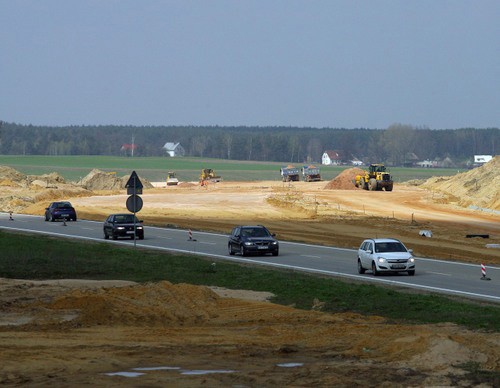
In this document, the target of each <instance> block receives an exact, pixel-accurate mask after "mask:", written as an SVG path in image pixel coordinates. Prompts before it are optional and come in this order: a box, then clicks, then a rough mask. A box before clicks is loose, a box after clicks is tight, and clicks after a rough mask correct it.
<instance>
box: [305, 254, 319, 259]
mask: <svg viewBox="0 0 500 388" xmlns="http://www.w3.org/2000/svg"><path fill="white" fill-rule="evenodd" d="M300 257H311V258H313V259H321V256H313V255H300Z"/></svg>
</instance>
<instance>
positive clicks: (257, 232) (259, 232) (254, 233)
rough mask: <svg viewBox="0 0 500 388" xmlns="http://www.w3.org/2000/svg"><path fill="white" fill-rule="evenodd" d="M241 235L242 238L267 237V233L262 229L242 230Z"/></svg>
mask: <svg viewBox="0 0 500 388" xmlns="http://www.w3.org/2000/svg"><path fill="white" fill-rule="evenodd" d="M241 235H242V236H243V237H269V233H268V232H267V230H266V229H264V228H243V229H242V230H241Z"/></svg>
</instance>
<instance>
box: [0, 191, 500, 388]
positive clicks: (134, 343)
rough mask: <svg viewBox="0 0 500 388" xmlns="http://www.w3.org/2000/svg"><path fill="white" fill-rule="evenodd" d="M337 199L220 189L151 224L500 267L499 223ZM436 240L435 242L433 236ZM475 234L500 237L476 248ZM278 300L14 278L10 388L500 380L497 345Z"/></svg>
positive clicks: (83, 204) (400, 196)
mask: <svg viewBox="0 0 500 388" xmlns="http://www.w3.org/2000/svg"><path fill="white" fill-rule="evenodd" d="M324 186H325V182H317V183H303V182H298V183H293V184H284V183H281V182H253V183H248V182H247V183H244V182H220V183H217V184H212V185H209V186H208V188H202V187H200V186H199V185H194V184H184V185H179V186H177V187H169V188H156V189H148V190H147V191H145V192H144V194H143V195H142V198H143V200H144V208H143V209H142V210H141V212H140V213H139V215H140V218H141V219H144V221H145V223H146V225H147V224H155V225H162V226H167V225H168V226H179V227H183V228H191V229H192V230H194V231H196V230H213V231H221V232H225V233H228V232H229V231H230V229H231V228H232V227H233V226H234V225H237V224H246V223H263V224H265V225H266V226H268V227H269V228H270V229H272V231H274V232H276V233H277V234H278V237H279V238H281V239H286V240H295V241H305V242H314V243H321V244H328V245H336V246H344V247H350V248H354V247H357V246H358V245H359V243H360V241H361V240H362V239H363V238H365V237H369V236H392V237H398V238H401V239H402V240H403V241H404V242H405V243H407V245H409V246H410V247H411V248H413V249H414V250H415V253H416V254H417V255H421V256H430V257H440V258H445V259H452V260H453V259H460V260H467V261H471V262H476V263H479V262H482V261H484V260H485V258H487V259H488V263H493V264H500V253H499V250H498V249H491V248H486V244H495V243H496V244H498V243H499V240H500V237H499V236H500V222H499V218H498V216H497V215H495V214H488V213H485V212H480V211H472V210H467V209H464V208H461V207H459V206H457V205H456V204H454V203H451V202H452V201H450V199H449V198H447V197H446V196H445V195H443V194H437V193H433V192H431V191H428V190H424V189H421V188H418V187H413V186H405V185H396V186H395V188H394V191H392V192H367V191H363V190H358V189H353V190H325V189H324ZM103 194H109V193H103ZM78 195H80V194H78ZM126 197H127V195H126V194H125V193H124V192H123V191H122V192H120V191H119V192H118V193H116V192H115V194H114V195H97V196H92V197H83V196H75V197H68V198H65V199H70V200H71V201H72V202H73V204H74V205H75V207H76V208H77V209H78V211H79V215H80V217H83V218H90V219H96V220H103V219H104V217H105V216H106V215H107V214H108V213H111V212H114V211H124V210H125V201H126ZM44 206H45V203H44V202H38V203H33V204H31V205H30V206H28V207H26V208H25V209H24V210H23V212H26V213H31V214H42V211H43V207H44ZM104 209H105V210H104ZM423 229H428V230H432V232H433V237H432V238H425V237H421V236H419V231H420V230H423ZM470 233H474V234H489V235H490V238H489V239H487V240H486V239H482V238H472V239H471V238H466V237H465V235H466V234H470ZM478 274H479V269H478ZM267 298H269V295H268V294H265V293H264V294H261V293H253V292H250V293H249V292H242V291H237V290H221V289H209V288H206V287H195V286H191V285H182V284H181V285H172V284H170V283H168V282H159V283H154V284H153V283H152V284H134V283H130V282H120V281H116V282H87V281H74V280H64V281H62V280H58V281H49V280H48V281H44V282H35V281H16V280H12V279H0V312H1V315H0V341H1V343H2V352H1V353H0V362H1V365H2V368H1V369H0V384H3V385H12V386H13V385H30V386H41V385H49V384H52V385H56V386H79V385H88V384H92V385H97V386H118V385H130V386H162V387H163V386H182V387H198V386H228V387H230V386H233V387H271V386H272V387H274V386H405V387H406V386H473V385H475V384H477V381H475V380H474V379H473V378H472V377H471V376H470V375H467V374H466V373H465V372H464V369H463V367H462V366H463V365H466V364H468V365H471V364H472V363H478V365H480V368H481V369H484V370H488V371H496V372H497V373H498V372H499V371H500V351H499V349H500V347H499V345H500V334H497V333H484V332H472V331H469V330H465V329H463V328H462V327H459V326H455V325H452V324H441V325H417V326H410V325H397V324H394V323H391V322H388V321H386V320H384V319H383V318H380V317H363V316H359V315H356V314H327V313H323V312H321V304H322V301H320V300H316V301H315V306H316V308H315V309H314V310H315V311H300V310H296V309H294V308H292V307H286V306H278V305H274V304H272V303H270V302H268V301H267ZM497 376H498V374H497ZM497 380H498V379H497ZM494 384H498V381H496V382H493V383H492V384H490V385H489V386H494ZM482 386H488V384H486V385H482Z"/></svg>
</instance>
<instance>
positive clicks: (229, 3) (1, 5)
mask: <svg viewBox="0 0 500 388" xmlns="http://www.w3.org/2000/svg"><path fill="white" fill-rule="evenodd" d="M0 120H3V121H7V122H15V123H19V124H33V125H57V126H62V125H83V124H85V125H94V124H97V125H100V124H102V125H105V124H117V125H122V124H130V125H221V126H227V125H246V126H251V125H258V126H299V127H302V126H310V127H320V128H321V127H333V128H340V127H343V128H359V127H365V128H387V127H388V126H389V125H391V124H393V123H402V124H409V125H413V126H419V127H421V126H423V127H429V128H432V129H442V128H463V127H476V128H485V127H499V126H500V1H499V0H470V1H464V0H449V1H448V0H345V1H344V0H342V1H341V0H324V1H323V0H307V1H306V0H301V1H298V0H192V1H189V0H140V1H139V0H43V1H42V0H0Z"/></svg>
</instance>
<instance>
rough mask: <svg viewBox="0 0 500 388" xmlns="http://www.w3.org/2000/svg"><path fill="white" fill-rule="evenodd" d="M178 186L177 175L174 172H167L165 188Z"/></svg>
mask: <svg viewBox="0 0 500 388" xmlns="http://www.w3.org/2000/svg"><path fill="white" fill-rule="evenodd" d="M178 184H179V179H177V174H176V173H175V172H174V171H169V172H168V173H167V186H177V185H178Z"/></svg>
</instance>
